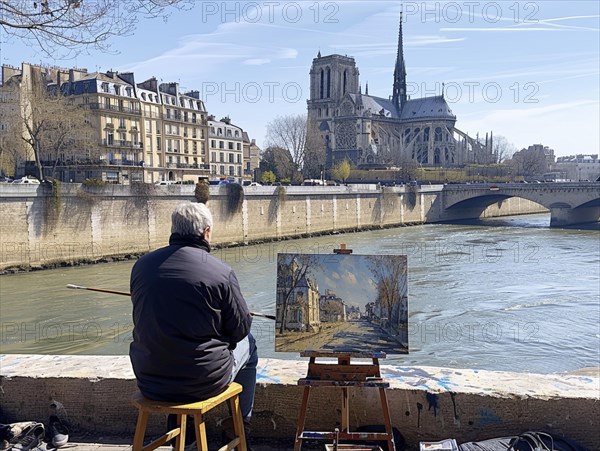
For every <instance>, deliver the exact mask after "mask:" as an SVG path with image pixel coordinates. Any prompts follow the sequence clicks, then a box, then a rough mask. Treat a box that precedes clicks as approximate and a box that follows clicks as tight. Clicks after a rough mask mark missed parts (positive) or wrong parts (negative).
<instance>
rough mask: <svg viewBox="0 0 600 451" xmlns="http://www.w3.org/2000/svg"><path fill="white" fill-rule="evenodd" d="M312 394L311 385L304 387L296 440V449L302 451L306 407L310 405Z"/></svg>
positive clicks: (295, 450)
mask: <svg viewBox="0 0 600 451" xmlns="http://www.w3.org/2000/svg"><path fill="white" fill-rule="evenodd" d="M309 396H310V386H308V385H307V386H305V387H304V394H303V395H302V404H301V406H300V415H299V416H298V429H296V441H295V442H294V451H300V449H301V448H302V438H300V436H301V435H302V432H304V422H305V420H306V408H307V406H308V397H309Z"/></svg>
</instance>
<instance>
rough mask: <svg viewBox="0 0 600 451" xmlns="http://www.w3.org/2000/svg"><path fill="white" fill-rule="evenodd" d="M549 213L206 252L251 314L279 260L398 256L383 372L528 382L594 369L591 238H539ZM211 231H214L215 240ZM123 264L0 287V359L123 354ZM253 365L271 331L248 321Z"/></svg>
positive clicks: (269, 352)
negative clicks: (392, 344) (438, 370)
mask: <svg viewBox="0 0 600 451" xmlns="http://www.w3.org/2000/svg"><path fill="white" fill-rule="evenodd" d="M548 224H549V216H548V215H528V216H515V217H508V218H498V219H486V220H484V221H481V222H478V223H472V224H460V225H456V224H453V225H445V224H444V225H440V224H431V225H422V226H412V227H403V228H396V229H385V230H377V231H369V232H360V233H352V234H339V235H329V236H323V237H315V238H309V239H301V240H291V241H283V242H278V243H268V244H263V245H256V246H247V247H239V248H230V249H222V250H216V251H214V253H215V254H216V255H217V256H218V257H220V258H221V259H223V260H224V261H226V262H227V263H228V264H230V265H231V266H232V267H233V268H234V270H235V271H236V274H237V276H238V279H239V281H240V285H241V287H242V291H243V293H244V296H245V297H246V299H247V301H248V304H249V306H250V309H251V310H252V311H255V312H263V313H269V314H274V313H275V300H274V293H275V275H276V260H277V253H278V252H305V253H330V252H332V249H333V248H336V247H339V244H340V243H346V244H347V245H348V247H349V248H351V249H353V251H354V253H356V254H381V253H388V254H403V255H407V256H408V266H409V349H410V353H409V354H408V355H397V356H394V355H390V356H388V358H387V359H386V360H385V362H384V363H386V364H398V365H429V366H443V367H454V368H477V369H487V370H503V371H518V372H535V373H554V372H563V371H573V370H577V369H580V368H584V367H598V366H600V239H599V238H600V234H599V232H598V230H597V228H596V229H595V230H575V229H571V230H564V229H550V228H549V227H548ZM217 233H218V232H217ZM132 265H133V262H132V261H131V262H119V263H104V264H98V265H91V266H81V267H72V268H62V269H53V270H46V271H38V272H31V273H23V274H17V275H9V276H2V277H0V314H1V320H0V322H1V337H0V353H27V354H103V355H123V354H127V352H128V349H129V342H130V340H131V328H132V324H131V303H130V299H129V297H127V296H120V295H113V294H103V293H96V292H91V291H84V290H71V289H67V288H66V285H67V284H76V285H81V286H87V287H99V288H108V289H111V290H120V291H129V273H130V270H131V267H132ZM253 332H254V335H255V336H256V337H257V340H258V344H259V351H260V355H261V356H262V357H276V358H284V359H285V358H297V357H298V354H296V353H279V352H278V353H275V352H274V339H273V337H274V323H273V322H272V321H270V320H266V319H260V318H256V319H255V320H254V323H253Z"/></svg>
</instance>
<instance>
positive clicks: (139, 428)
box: [132, 409, 149, 451]
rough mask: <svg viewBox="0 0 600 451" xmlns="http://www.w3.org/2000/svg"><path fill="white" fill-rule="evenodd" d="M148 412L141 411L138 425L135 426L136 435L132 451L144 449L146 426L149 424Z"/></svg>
mask: <svg viewBox="0 0 600 451" xmlns="http://www.w3.org/2000/svg"><path fill="white" fill-rule="evenodd" d="M148 416H149V415H148V412H146V411H145V410H144V409H140V411H139V413H138V419H137V423H136V425H135V435H134V436H133V447H132V451H142V448H143V447H144V437H146V425H147V424H148Z"/></svg>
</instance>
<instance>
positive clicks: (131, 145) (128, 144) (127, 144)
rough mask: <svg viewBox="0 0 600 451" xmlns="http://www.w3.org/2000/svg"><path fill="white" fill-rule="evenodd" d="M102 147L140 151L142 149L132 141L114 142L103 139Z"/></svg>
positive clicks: (140, 144)
mask: <svg viewBox="0 0 600 451" xmlns="http://www.w3.org/2000/svg"><path fill="white" fill-rule="evenodd" d="M102 145H103V146H106V147H127V148H129V149H142V148H143V144H142V143H138V142H133V141H124V140H121V139H114V140H110V139H103V140H102Z"/></svg>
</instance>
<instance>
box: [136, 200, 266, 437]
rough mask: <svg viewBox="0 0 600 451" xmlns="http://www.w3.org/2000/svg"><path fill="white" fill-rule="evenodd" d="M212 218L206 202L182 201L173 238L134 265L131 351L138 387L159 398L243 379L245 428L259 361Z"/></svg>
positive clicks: (204, 394) (183, 398) (202, 395)
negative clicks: (214, 250) (214, 249)
mask: <svg viewBox="0 0 600 451" xmlns="http://www.w3.org/2000/svg"><path fill="white" fill-rule="evenodd" d="M212 224H213V221H212V214H211V213H210V210H209V209H208V208H207V207H206V205H204V204H199V203H191V202H186V203H182V204H180V205H178V206H177V207H176V209H175V211H174V212H173V214H172V216H171V237H170V238H169V245H168V246H166V247H163V248H161V249H158V250H155V251H153V252H150V253H149V254H146V255H144V256H143V257H141V258H140V259H139V260H138V261H137V262H136V263H135V265H134V266H133V269H132V271H131V300H132V302H133V325H134V328H133V342H132V343H131V345H130V348H129V357H130V359H131V364H132V366H133V371H134V373H135V377H136V379H137V384H138V387H139V389H140V392H141V393H142V394H143V395H144V396H145V397H146V398H149V399H153V400H157V401H170V402H182V403H187V402H195V401H201V400H203V399H207V398H210V397H213V396H215V395H217V394H219V393H221V392H222V391H224V390H225V389H226V388H227V386H228V385H229V384H230V383H231V382H232V381H235V382H237V383H239V384H240V385H241V386H242V387H243V391H242V393H241V394H240V406H241V410H242V415H243V417H244V429H245V430H246V433H248V432H249V424H250V417H251V415H252V406H253V403H254V390H255V386H256V365H257V362H258V354H257V351H256V342H255V340H254V337H253V336H252V335H251V334H250V325H251V324H252V317H251V315H250V312H249V310H248V306H247V305H246V301H245V299H244V297H243V296H242V293H241V291H240V287H239V284H238V280H237V278H236V276H235V274H234V272H233V270H232V269H231V268H230V267H229V266H228V265H226V264H225V263H223V262H222V261H220V260H219V259H218V258H216V257H214V256H212V255H210V253H209V252H210V244H209V243H210V238H211V233H212Z"/></svg>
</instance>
